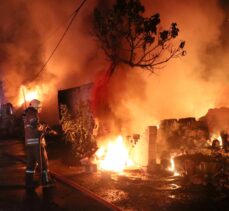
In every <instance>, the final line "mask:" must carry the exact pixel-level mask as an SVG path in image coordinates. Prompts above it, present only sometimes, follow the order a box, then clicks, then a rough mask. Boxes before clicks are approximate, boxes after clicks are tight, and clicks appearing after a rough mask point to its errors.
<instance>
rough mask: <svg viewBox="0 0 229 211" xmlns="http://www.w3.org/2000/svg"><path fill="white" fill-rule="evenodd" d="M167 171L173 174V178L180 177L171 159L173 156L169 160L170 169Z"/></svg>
mask: <svg viewBox="0 0 229 211" xmlns="http://www.w3.org/2000/svg"><path fill="white" fill-rule="evenodd" d="M168 171H171V172H173V175H174V176H179V175H180V174H179V173H178V172H177V171H176V168H175V162H174V157H173V156H172V157H171V158H170V167H169V168H168Z"/></svg>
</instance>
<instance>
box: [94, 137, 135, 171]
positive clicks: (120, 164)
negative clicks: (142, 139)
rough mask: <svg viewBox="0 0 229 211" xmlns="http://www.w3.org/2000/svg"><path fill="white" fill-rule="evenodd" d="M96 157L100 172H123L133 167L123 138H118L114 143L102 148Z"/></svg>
mask: <svg viewBox="0 0 229 211" xmlns="http://www.w3.org/2000/svg"><path fill="white" fill-rule="evenodd" d="M96 156H97V163H98V168H99V169H100V170H107V171H114V172H122V171H123V170H124V169H125V168H127V167H130V166H133V162H132V161H131V159H130V157H129V151H128V148H127V147H126V146H125V144H124V143H123V137H122V136H118V137H117V138H116V139H115V140H114V141H113V142H109V143H108V144H107V145H103V146H101V147H100V148H99V150H98V151H97V152H96Z"/></svg>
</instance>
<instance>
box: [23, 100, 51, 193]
mask: <svg viewBox="0 0 229 211" xmlns="http://www.w3.org/2000/svg"><path fill="white" fill-rule="evenodd" d="M40 112H41V102H40V101H39V100H37V99H34V100H32V101H31V102H30V104H29V107H28V108H27V109H26V110H25V112H24V130H25V148H26V156H27V166H26V172H25V185H26V190H27V191H31V190H32V191H34V189H35V186H36V185H35V181H34V174H35V170H36V167H37V166H38V168H39V170H40V174H39V176H40V178H41V181H42V185H43V187H45V186H48V185H49V184H51V183H52V181H51V179H50V176H49V173H48V157H47V153H46V149H45V145H46V144H45V139H44V136H43V133H44V126H43V125H42V124H41V123H40V122H39V113H40Z"/></svg>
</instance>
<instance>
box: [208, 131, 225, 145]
mask: <svg viewBox="0 0 229 211" xmlns="http://www.w3.org/2000/svg"><path fill="white" fill-rule="evenodd" d="M214 139H217V140H218V141H219V145H220V147H222V146H223V140H222V137H221V135H219V134H213V135H212V136H211V140H210V145H212V142H213V140H214Z"/></svg>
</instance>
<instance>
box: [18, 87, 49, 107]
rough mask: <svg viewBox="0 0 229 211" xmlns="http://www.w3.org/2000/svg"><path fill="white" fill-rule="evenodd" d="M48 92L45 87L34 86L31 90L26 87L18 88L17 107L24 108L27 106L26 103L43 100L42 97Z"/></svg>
mask: <svg viewBox="0 0 229 211" xmlns="http://www.w3.org/2000/svg"><path fill="white" fill-rule="evenodd" d="M47 92H48V88H47V87H45V86H38V85H36V86H34V87H32V88H29V87H26V86H24V85H22V86H20V89H19V97H18V103H17V105H18V106H22V105H23V104H24V105H25V107H27V106H28V103H29V102H30V101H31V100H33V99H38V100H40V101H42V100H43V98H44V95H45V94H46V93H47Z"/></svg>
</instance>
